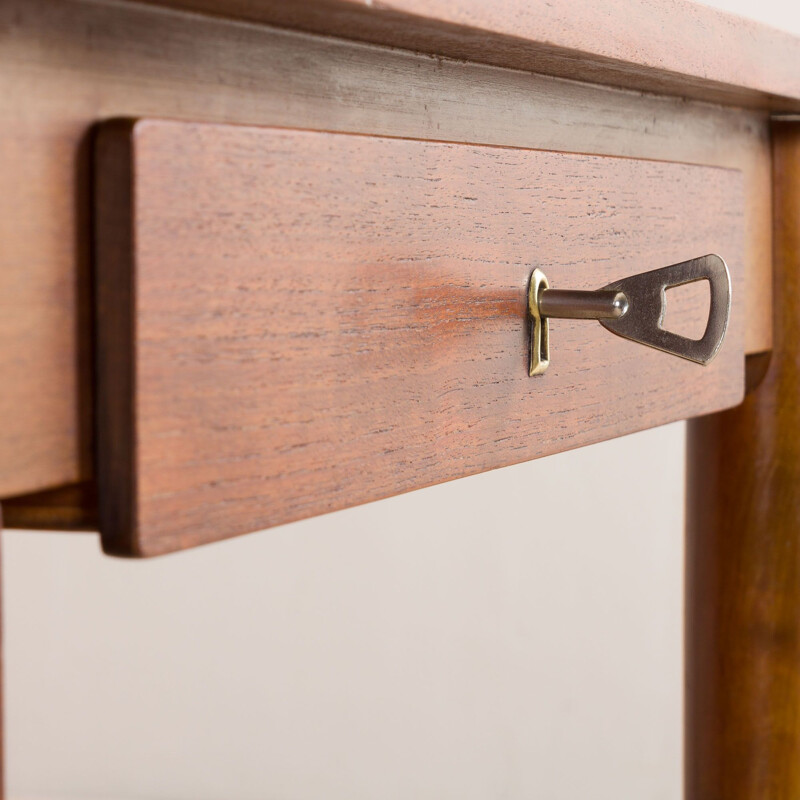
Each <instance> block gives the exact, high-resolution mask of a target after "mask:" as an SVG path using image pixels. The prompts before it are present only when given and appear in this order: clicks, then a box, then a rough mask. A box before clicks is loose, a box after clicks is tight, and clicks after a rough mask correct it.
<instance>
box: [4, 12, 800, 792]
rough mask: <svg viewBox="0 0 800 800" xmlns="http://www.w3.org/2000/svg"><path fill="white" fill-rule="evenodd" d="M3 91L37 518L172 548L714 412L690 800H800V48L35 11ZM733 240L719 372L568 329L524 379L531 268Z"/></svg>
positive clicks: (596, 265) (445, 24) (17, 17)
mask: <svg viewBox="0 0 800 800" xmlns="http://www.w3.org/2000/svg"><path fill="white" fill-rule="evenodd" d="M0 67H1V68H0V90H1V91H0V98H2V99H0V114H2V117H1V118H0V120H1V123H0V124H2V146H1V147H0V174H2V175H3V179H4V188H5V191H4V192H3V193H2V197H1V198H0V243H2V244H0V375H2V387H3V391H2V392H0V418H2V419H3V420H4V425H3V427H2V430H0V498H2V510H3V515H4V520H5V524H6V527H12V528H13V527H20V528H31V527H33V528H36V527H38V528H46V529H61V530H99V532H100V535H101V537H102V542H103V547H104V549H105V550H106V552H109V553H113V554H115V555H122V556H150V555H157V554H159V553H164V552H168V551H174V550H179V549H182V548H186V547H191V546H193V545H196V544H201V543H204V542H211V541H214V540H217V539H221V538H225V537H228V536H233V535H236V534H240V533H246V532H248V531H254V530H258V529H261V528H265V527H269V526H270V525H275V524H280V523H282V522H286V521H289V520H293V519H298V518H301V517H304V516H310V515H314V514H319V513H323V512H325V511H328V510H332V509H335V508H341V507H345V506H348V505H353V504H356V503H361V502H366V501H369V500H373V499H377V498H380V497H386V496H389V495H392V494H396V493H399V492H403V491H408V490H411V489H414V488H418V487H421V486H425V485H430V484H432V483H436V482H439V481H444V480H449V479H453V478H458V477H460V476H464V475H467V474H472V473H476V472H480V471H483V470H486V469H491V468H493V467H498V466H502V465H506V464H511V463H515V462H519V461H524V460H527V459H531V458H535V457H539V456H543V455H548V454H551V453H555V452H558V451H561V450H565V449H568V448H571V447H576V446H579V445H583V444H588V443H591V442H597V441H600V440H603V439H608V438H611V437H615V436H619V435H622V434H625V433H629V432H632V431H634V430H640V429H643V428H647V427H651V426H654V425H659V424H662V423H665V422H669V421H673V420H679V419H688V418H692V421H691V423H690V425H689V459H688V461H689V463H688V484H687V485H688V507H687V537H688V546H687V589H686V591H687V595H686V797H687V800H710V799H711V798H720V799H723V800H734V799H736V800H744V799H745V798H747V799H748V800H753V799H754V798H770V800H777V798H787V800H788V799H789V798H797V797H798V796H800V623H799V622H798V621H799V620H800V614H799V613H798V609H799V608H800V492H798V490H797V488H796V487H797V486H798V484H799V483H800V435H798V431H800V404H798V401H797V398H798V396H800V362H799V361H798V355H797V352H798V351H797V347H796V345H795V342H794V338H795V335H796V334H797V331H798V323H797V313H796V309H797V307H798V298H800V122H798V120H800V40H798V39H795V38H793V37H791V36H789V35H785V34H783V33H781V32H779V31H776V30H772V29H769V28H766V27H762V26H759V25H755V24H751V23H748V22H744V21H742V20H739V19H736V18H733V17H729V16H726V15H724V14H720V13H717V12H715V11H712V10H710V9H707V8H704V7H702V6H695V5H693V4H691V3H687V2H682V1H681V0H670V2H667V0H649V1H645V0H614V2H608V3H590V2H584V0H581V2H572V3H545V2H540V1H539V0H494V2H487V0H461V2H453V0H386V2H381V3H374V4H373V2H372V0H309V1H308V2H304V3H290V2H280V1H276V0H230V2H225V0H152V1H151V2H127V1H126V0H59V1H58V2H57V1H56V0H3V2H0ZM709 253H718V254H719V255H721V256H722V257H723V258H724V259H725V261H726V262H727V266H728V269H729V272H730V280H731V286H732V295H731V296H732V300H731V305H730V316H729V322H728V329H727V334H726V336H725V339H724V342H723V345H722V347H721V349H720V350H719V353H718V354H717V356H716V358H715V359H714V361H713V362H712V363H711V364H709V365H708V366H706V367H701V366H698V365H697V364H693V363H690V362H688V361H684V360H681V359H677V358H674V357H671V356H668V355H665V354H664V353H661V352H658V351H656V350H653V349H650V348H647V347H643V346H641V345H639V344H636V343H633V342H631V341H628V340H625V339H622V338H617V337H614V336H612V335H611V334H610V333H608V332H607V331H605V330H603V328H602V327H601V326H600V325H598V324H597V323H593V322H587V321H585V320H557V324H555V323H554V325H553V328H552V335H551V343H550V344H551V365H550V367H549V368H548V370H547V372H546V373H545V374H542V375H537V376H535V377H530V376H529V375H528V357H529V348H530V339H529V337H530V320H529V318H528V306H527V291H528V284H529V280H530V276H531V273H532V270H533V269H534V268H538V269H541V270H543V271H544V272H546V273H547V277H548V279H549V280H550V283H551V285H552V286H554V287H555V288H563V289H597V288H599V287H601V286H604V285H606V284H609V283H611V282H613V281H616V280H620V279H623V278H626V277H628V276H630V275H631V274H634V273H639V272H643V271H647V270H652V269H656V268H659V267H664V266H667V265H670V264H674V263H677V262H681V261H685V260H687V259H693V258H696V257H699V256H704V255H706V254H709ZM698 286H700V285H699V284H697V285H693V286H692V287H684V288H685V289H686V290H685V291H684V290H683V289H681V290H680V291H678V290H676V294H675V295H670V296H671V297H674V298H675V301H674V303H673V305H671V306H670V312H669V320H668V321H669V324H670V325H671V326H676V327H675V330H680V331H682V332H685V334H686V335H687V336H692V337H694V338H699V337H700V336H701V335H702V332H703V328H704V324H705V320H706V318H707V315H708V292H706V294H705V296H704V295H703V293H702V291H691V289H692V288H694V289H697V288H698ZM671 302H672V301H671ZM673 306H674V308H675V312H674V314H673V311H672V309H673ZM664 324H665V325H666V324H667V322H666V321H665V323H664Z"/></svg>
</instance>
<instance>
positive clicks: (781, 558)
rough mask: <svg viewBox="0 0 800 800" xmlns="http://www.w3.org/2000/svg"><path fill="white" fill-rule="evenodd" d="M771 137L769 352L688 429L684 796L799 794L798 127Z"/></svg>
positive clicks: (775, 797) (721, 798) (737, 798)
mask: <svg viewBox="0 0 800 800" xmlns="http://www.w3.org/2000/svg"><path fill="white" fill-rule="evenodd" d="M774 137H775V166H774V169H775V172H774V176H775V177H774V183H775V301H776V302H775V339H774V341H775V348H774V351H773V353H772V356H771V359H770V361H769V365H768V367H767V369H766V373H765V375H764V377H763V380H762V381H761V383H760V385H759V386H758V387H757V388H756V389H755V390H754V391H753V392H752V393H750V394H748V396H747V397H746V398H745V401H744V403H743V404H742V405H741V406H739V407H738V408H735V409H733V410H731V411H726V412H724V413H722V414H715V415H712V416H709V417H705V418H702V419H699V420H695V421H692V422H691V423H690V424H689V439H688V442H689V450H688V473H687V482H686V486H687V523H688V528H687V554H686V565H687V576H686V592H687V595H686V678H687V683H686V689H687V692H686V750H685V763H686V800H752V798H762V797H763V798H769V799H770V800H795V798H797V797H800V490H799V487H800V402H799V401H798V398H800V358H798V341H799V340H800V319H799V318H798V298H800V124H797V123H795V124H793V125H779V126H777V127H776V129H775V133H774Z"/></svg>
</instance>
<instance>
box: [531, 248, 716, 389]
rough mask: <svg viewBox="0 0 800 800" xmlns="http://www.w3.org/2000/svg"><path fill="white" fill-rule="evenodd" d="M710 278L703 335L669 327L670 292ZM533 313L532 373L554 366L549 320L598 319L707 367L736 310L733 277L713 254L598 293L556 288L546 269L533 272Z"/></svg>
mask: <svg viewBox="0 0 800 800" xmlns="http://www.w3.org/2000/svg"><path fill="white" fill-rule="evenodd" d="M702 280H707V281H708V282H709V285H710V287H711V307H710V310H709V314H708V323H707V325H706V329H705V333H704V334H703V336H702V337H701V338H700V339H690V338H688V337H686V336H681V335H680V334H677V333H673V332H672V331H667V330H664V328H663V327H662V323H663V321H664V314H665V312H666V310H667V302H666V291H667V289H670V288H672V287H673V286H682V285H683V284H686V283H694V282H695V281H702ZM528 312H529V313H530V316H531V320H532V322H531V360H530V375H531V376H533V375H541V374H542V373H543V372H544V371H545V370H546V369H547V367H548V366H549V364H550V333H549V325H548V319H549V318H550V317H555V318H560V319H596V320H598V321H599V322H600V324H601V325H603V327H605V328H607V329H608V330H610V331H611V332H612V333H616V334H617V336H622V337H623V338H624V339H631V340H632V341H634V342H639V344H643V345H647V346H648V347H653V348H655V349H656V350H662V351H663V352H665V353H670V354H671V355H674V356H678V357H680V358H685V359H688V360H689V361H694V362H695V363H697V364H702V365H703V366H705V365H706V364H708V363H709V362H710V361H711V360H712V359H713V358H714V356H715V355H716V354H717V352H718V351H719V348H720V346H721V345H722V340H723V339H724V338H725V331H726V330H727V328H728V319H729V317H730V312H731V277H730V274H729V272H728V267H727V265H726V264H725V261H724V260H723V259H722V258H720V256H718V255H714V254H710V255H707V256H702V257H701V258H693V259H691V260H689V261H682V262H681V263H680V264H673V265H672V266H669V267H662V268H661V269H654V270H651V271H650V272H642V273H640V274H639V275H632V276H630V277H629V278H624V279H623V280H621V281H616V282H615V283H610V284H609V285H608V286H604V287H603V288H602V289H598V290H596V291H590V292H587V291H576V290H570V289H551V288H550V283H549V281H548V280H547V277H546V276H545V274H544V273H543V272H542V271H541V270H540V269H535V270H534V271H533V273H532V274H531V281H530V285H529V289H528Z"/></svg>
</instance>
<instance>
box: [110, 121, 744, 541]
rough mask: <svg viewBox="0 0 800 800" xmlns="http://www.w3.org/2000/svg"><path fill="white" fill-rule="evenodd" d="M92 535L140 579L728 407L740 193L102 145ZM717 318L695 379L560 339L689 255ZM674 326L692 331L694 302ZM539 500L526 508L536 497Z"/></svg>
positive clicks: (124, 125) (228, 138) (619, 342)
mask: <svg viewBox="0 0 800 800" xmlns="http://www.w3.org/2000/svg"><path fill="white" fill-rule="evenodd" d="M96 180H97V186H96V262H97V263H96V280H97V291H96V298H97V321H98V329H97V336H98V369H97V372H98V403H99V409H98V431H97V433H98V440H99V448H98V449H99V455H98V458H99V464H98V477H99V481H100V525H101V532H102V535H103V541H104V547H105V548H106V550H107V551H108V552H114V553H120V554H133V555H154V554H158V553H163V552H167V551H170V550H174V549H180V548H183V547H188V546H192V545H195V544H201V543H204V542H210V541H213V540H217V539H221V538H225V537H228V536H233V535H236V534H240V533H245V532H249V531H254V530H258V529H262V528H266V527H269V526H271V525H276V524H280V523H284V522H288V521H291V520H296V519H299V518H302V517H307V516H311V515H315V514H320V513H323V512H326V511H331V510H334V509H338V508H342V507H345V506H350V505H354V504H358V503H363V502H367V501H370V500H375V499H377V498H381V497H386V496H390V495H394V494H398V493H400V492H404V491H408V490H411V489H415V488H419V487H422V486H427V485H430V484H434V483H437V482H441V481H445V480H450V479H453V478H458V477H461V476H464V475H469V474H473V473H477V472H480V471H483V470H487V469H492V468H495V467H501V466H504V465H508V464H512V463H516V462H520V461H524V460H528V459H532V458H536V457H539V456H543V455H548V454H551V453H555V452H558V451H562V450H566V449H569V448H572V447H577V446H580V445H584V444H589V443H591V442H597V441H600V440H603V439H608V438H611V437H615V436H620V435H622V434H626V433H630V432H633V431H636V430H640V429H643V428H647V427H652V426H655V425H660V424H663V423H666V422H670V421H673V420H677V419H683V418H686V417H691V416H695V415H699V414H703V413H708V412H711V411H715V410H719V409H721V408H724V407H727V406H731V405H735V404H737V403H738V402H739V401H740V400H741V398H742V394H743V366H744V363H743V362H744V359H743V321H744V308H743V285H742V275H743V264H742V253H743V244H742V228H743V225H742V219H743V211H742V210H743V197H742V188H741V176H740V173H738V172H737V171H733V170H726V169H719V168H713V167H700V166H690V165H684V164H675V163H659V162H653V161H644V160H634V159H619V158H608V157H598V156H583V155H574V154H565V153H555V152H544V151H534V150H523V149H511V148H499V147H486V146H471V145H465V144H449V143H443V142H427V141H417V140H403V139H390V138H379V137H369V136H355V135H345V134H331V133H319V132H309V131H297V130H282V129H269V128H248V127H235V126H221V125H195V124H190V123H178V122H168V121H160V120H139V121H132V122H131V121H119V122H111V123H107V124H106V125H104V126H102V128H101V130H100V132H99V135H98V138H97V142H96ZM712 252H716V253H719V254H720V255H722V256H723V257H724V258H725V259H726V261H727V263H728V266H729V268H730V272H731V277H732V282H733V294H732V310H731V319H730V324H729V327H728V332H727V335H726V338H725V341H724V343H723V345H722V348H721V350H720V352H719V354H718V355H717V357H716V359H715V360H714V361H713V362H712V363H711V364H710V365H708V366H705V367H703V366H699V365H697V364H694V363H691V362H688V361H684V360H681V359H678V358H675V357H672V356H669V355H666V354H664V353H661V352H658V351H656V350H652V349H649V348H646V347H643V346H642V345H638V344H635V343H633V342H631V341H627V340H624V339H621V338H618V337H616V336H613V335H611V334H610V333H608V332H607V331H605V330H604V329H603V328H602V327H601V326H600V325H599V324H598V323H597V322H593V321H585V320H577V321H573V320H553V321H552V322H551V328H550V343H551V365H550V368H549V369H548V371H547V372H546V373H545V374H544V375H540V376H536V377H533V378H531V377H529V375H528V356H529V342H530V339H529V336H530V332H529V321H528V318H527V289H528V281H529V278H530V274H531V271H532V269H533V268H535V267H539V268H540V269H542V270H544V271H545V272H546V274H547V276H548V278H549V280H550V283H551V285H552V286H554V287H556V288H572V289H581V288H583V289H591V288H597V287H600V286H603V285H605V284H607V283H609V282H611V281H613V280H617V279H620V278H624V277H626V276H628V275H631V274H634V273H638V272H642V271H645V270H649V269H655V268H657V267H661V266H666V265H668V264H672V263H675V262H678V261H682V260H685V259H688V258H692V257H695V256H699V255H704V254H706V253H712ZM678 305H679V307H676V308H675V310H674V315H673V309H671V308H670V311H669V318H670V324H673V320H674V324H675V327H676V329H678V330H681V329H683V328H684V327H685V328H686V329H688V328H690V327H694V328H695V329H696V328H697V326H698V324H699V325H700V330H701V331H702V326H703V321H704V320H705V319H706V317H707V314H708V309H707V300H705V301H704V299H703V297H702V295H697V296H696V297H693V298H690V299H688V300H686V299H682V300H681V302H680V303H679V304H678ZM532 491H533V489H532Z"/></svg>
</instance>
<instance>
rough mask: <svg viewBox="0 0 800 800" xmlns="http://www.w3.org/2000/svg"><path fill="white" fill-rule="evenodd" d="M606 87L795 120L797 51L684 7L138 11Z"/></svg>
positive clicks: (235, 4)
mask: <svg viewBox="0 0 800 800" xmlns="http://www.w3.org/2000/svg"><path fill="white" fill-rule="evenodd" d="M147 2H151V3H154V4H158V5H162V6H171V7H173V8H183V9H190V10H196V11H205V12H210V13H214V14H222V15H226V16H233V17H239V18H242V19H247V20H252V21H256V22H267V23H270V24H273V25H282V26H285V27H289V28H296V29H300V30H308V31H313V32H316V33H323V34H328V35H333V36H341V37H345V38H351V39H358V40H362V41H368V42H377V43H380V44H385V45H391V46H393V47H402V48H405V49H408V50H417V51H422V52H425V53H436V54H439V55H445V56H450V57H452V58H461V59H467V60H470V61H478V62H484V63H490V64H498V65H501V66H504V67H512V68H515V69H523V70H527V71H530V72H540V73H544V74H548V75H558V76H559V77H564V78H572V79H575V80H580V81H591V82H594V83H602V84H606V85H609V86H622V87H625V88H629V89H637V90H644V91H649V92H659V93H662V94H677V95H679V96H681V97H686V96H689V97H697V98H700V99H703V100H710V101H713V102H726V103H735V104H737V105H741V104H750V105H760V106H763V107H770V108H782V109H787V110H797V109H800V74H798V71H797V64H798V63H800V40H798V39H797V37H795V36H792V35H790V34H788V33H785V32H784V31H780V30H776V29H774V28H771V27H768V26H767V25H761V24H759V23H756V22H754V21H752V20H747V19H744V18H742V17H737V16H734V15H732V14H728V13H724V12H722V11H718V10H716V9H712V8H708V7H705V6H703V5H700V4H699V3H694V2H686V0H606V1H605V2H601V3H598V2H594V0H570V1H569V2H548V0H491V2H487V0H381V2H373V0H305V2H302V3H287V2H285V0H147Z"/></svg>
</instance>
